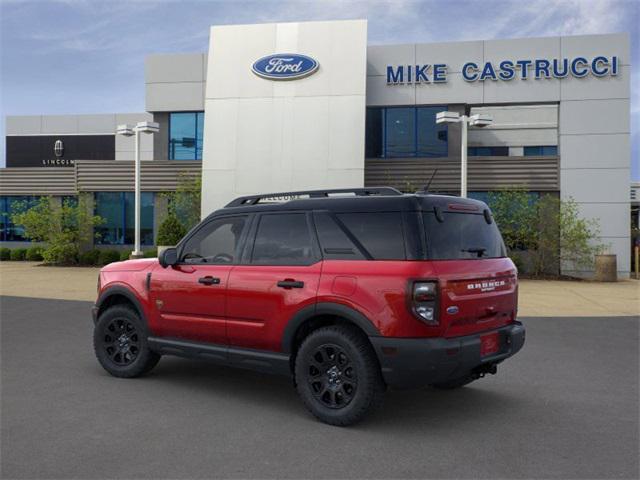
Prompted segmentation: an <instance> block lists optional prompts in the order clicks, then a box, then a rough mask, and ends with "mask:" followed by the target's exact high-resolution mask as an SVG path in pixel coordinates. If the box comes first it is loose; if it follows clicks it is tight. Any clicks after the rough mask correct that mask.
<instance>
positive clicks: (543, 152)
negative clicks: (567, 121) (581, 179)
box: [523, 145, 558, 157]
mask: <svg viewBox="0 0 640 480" xmlns="http://www.w3.org/2000/svg"><path fill="white" fill-rule="evenodd" d="M523 150H524V156H525V157H529V156H536V157H548V156H556V155H558V147H557V146H555V145H546V146H535V147H524V149H523Z"/></svg>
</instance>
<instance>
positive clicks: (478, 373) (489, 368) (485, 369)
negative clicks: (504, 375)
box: [471, 363, 498, 379]
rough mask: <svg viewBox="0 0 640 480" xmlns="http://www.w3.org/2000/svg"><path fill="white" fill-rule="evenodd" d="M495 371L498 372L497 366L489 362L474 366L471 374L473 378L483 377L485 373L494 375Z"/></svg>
mask: <svg viewBox="0 0 640 480" xmlns="http://www.w3.org/2000/svg"><path fill="white" fill-rule="evenodd" d="M496 373H498V366H497V365H496V364H495V363H490V364H487V365H481V366H479V367H477V368H475V369H474V370H473V371H472V372H471V376H472V377H473V378H474V379H478V378H482V377H484V376H485V375H495V374H496Z"/></svg>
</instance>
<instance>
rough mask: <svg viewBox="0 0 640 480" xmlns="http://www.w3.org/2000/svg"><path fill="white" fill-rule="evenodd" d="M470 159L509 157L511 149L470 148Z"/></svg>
mask: <svg viewBox="0 0 640 480" xmlns="http://www.w3.org/2000/svg"><path fill="white" fill-rule="evenodd" d="M467 152H468V155H469V156H470V157H508V156H509V147H469V148H468V150H467Z"/></svg>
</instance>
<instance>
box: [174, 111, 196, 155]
mask: <svg viewBox="0 0 640 480" xmlns="http://www.w3.org/2000/svg"><path fill="white" fill-rule="evenodd" d="M203 130H204V112H174V113H170V114H169V160H202V135H203Z"/></svg>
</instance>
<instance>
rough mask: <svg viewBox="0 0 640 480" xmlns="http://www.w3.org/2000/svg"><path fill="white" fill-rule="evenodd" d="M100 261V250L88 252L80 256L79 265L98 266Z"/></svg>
mask: <svg viewBox="0 0 640 480" xmlns="http://www.w3.org/2000/svg"><path fill="white" fill-rule="evenodd" d="M99 260H100V250H96V249H94V250H88V251H86V252H82V253H81V254H80V264H81V265H98V261H99Z"/></svg>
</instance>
